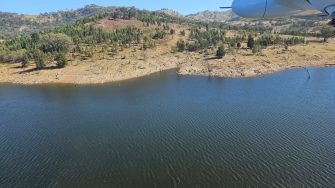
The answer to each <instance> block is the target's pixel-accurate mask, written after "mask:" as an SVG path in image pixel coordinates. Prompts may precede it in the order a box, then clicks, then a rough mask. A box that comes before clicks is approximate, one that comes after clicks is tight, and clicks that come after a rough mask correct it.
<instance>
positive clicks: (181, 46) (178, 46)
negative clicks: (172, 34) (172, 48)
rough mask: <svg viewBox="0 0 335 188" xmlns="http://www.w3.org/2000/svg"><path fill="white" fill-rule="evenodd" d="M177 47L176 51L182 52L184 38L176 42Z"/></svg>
mask: <svg viewBox="0 0 335 188" xmlns="http://www.w3.org/2000/svg"><path fill="white" fill-rule="evenodd" d="M177 49H178V52H183V51H184V50H185V41H184V40H179V41H178V42H177Z"/></svg>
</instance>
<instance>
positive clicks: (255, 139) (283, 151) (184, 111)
mask: <svg viewBox="0 0 335 188" xmlns="http://www.w3.org/2000/svg"><path fill="white" fill-rule="evenodd" d="M309 72H310V75H311V78H310V79H309V78H308V73H307V72H306V71H305V70H304V69H295V70H290V71H285V72H280V73H275V74H271V75H266V76H263V77H258V78H243V79H227V78H210V77H197V76H178V75H176V74H175V71H167V72H163V73H158V74H154V75H151V76H147V77H143V78H139V79H134V80H128V81H123V82H119V83H111V84H103V85H85V86H75V85H37V86H20V85H12V84H2V85H0V182H1V184H0V187H6V188H7V187H34V188H37V187H43V188H44V187H71V188H73V187H89V188H92V187H126V188H128V187H129V188H135V187H136V188H142V187H143V188H150V187H160V188H161V187H190V188H196V187H209V188H214V187H228V188H234V187H334V186H335V69H334V68H313V69H309Z"/></svg>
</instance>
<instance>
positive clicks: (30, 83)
mask: <svg viewBox="0 0 335 188" xmlns="http://www.w3.org/2000/svg"><path fill="white" fill-rule="evenodd" d="M309 68H335V65H327V64H325V65H311V66H307V67H299V66H292V67H286V68H283V69H278V70H275V71H273V72H263V73H261V74H254V75H248V76H223V75H214V74H196V73H195V74H186V73H179V72H178V69H177V67H172V68H168V69H164V70H160V71H156V72H150V73H147V74H144V75H140V76H135V77H126V78H124V79H119V80H111V81H102V82H61V81H60V82H10V81H3V80H0V84H14V85H25V86H33V85H78V86H85V85H104V84H112V83H117V82H122V81H129V80H133V79H138V78H143V77H146V76H150V75H153V74H157V73H160V72H165V71H171V70H174V69H175V71H176V75H180V76H201V77H214V78H215V77H216V78H237V79H238V78H240V79H243V78H257V77H262V76H266V75H271V74H275V73H280V72H285V71H289V70H294V69H309Z"/></svg>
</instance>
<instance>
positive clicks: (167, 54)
mask: <svg viewBox="0 0 335 188" xmlns="http://www.w3.org/2000/svg"><path fill="white" fill-rule="evenodd" d="M66 12H67V13H71V14H69V15H72V16H65V15H66V13H65V12H61V11H60V12H57V13H49V14H43V15H39V16H40V18H38V16H27V15H23V17H22V15H15V14H11V15H10V16H11V17H10V19H14V18H13V17H15V19H18V18H16V17H19V18H20V19H22V20H29V21H30V22H33V23H35V24H36V23H38V24H42V25H43V24H46V28H44V29H43V27H38V28H36V30H35V31H34V28H32V30H31V31H30V32H32V33H29V32H27V31H22V33H23V34H19V36H17V37H14V38H12V39H7V40H5V41H0V73H1V75H2V76H1V77H0V82H12V83H23V84H36V83H78V84H80V83H81V84H84V83H104V82H110V81H118V80H124V79H129V78H135V77H139V76H144V75H147V74H150V73H154V72H158V71H162V70H166V69H171V68H176V69H177V70H178V73H179V74H183V75H190V74H192V75H207V76H208V75H210V76H224V77H246V76H257V75H262V74H265V73H270V72H274V71H279V70H283V69H287V68H291V67H306V66H325V65H331V64H334V63H335V62H334V59H333V58H332V57H333V52H334V51H335V44H334V41H333V40H329V41H330V43H327V44H326V45H325V44H323V43H322V41H323V40H327V39H328V38H330V37H332V36H330V35H328V34H329V33H331V32H333V28H331V27H330V26H328V27H325V29H323V30H324V31H326V32H327V33H326V34H327V35H325V34H323V35H321V32H320V31H321V30H320V27H319V26H321V24H320V22H315V21H309V22H306V21H299V20H300V19H303V18H294V19H295V21H294V22H290V21H287V19H276V20H248V19H239V20H237V19H236V20H229V19H227V20H229V22H228V21H227V22H225V23H222V22H218V21H211V22H203V21H199V20H197V19H191V18H189V17H183V16H180V15H178V14H176V13H175V12H171V11H170V10H161V11H145V10H139V9H136V8H134V7H98V6H95V5H91V6H87V7H85V8H83V9H78V10H75V11H66ZM206 14H210V12H207V13H206ZM226 14H227V12H226ZM48 15H51V16H49V17H48ZM56 15H59V17H60V19H58V21H57V19H55V17H57V16H56ZM301 16H302V17H303V16H305V15H301ZM65 18H68V19H65ZM212 18H213V19H214V18H215V17H212ZM221 18H223V17H220V18H219V17H217V18H216V19H221ZM292 19H293V18H292ZM50 23H55V24H50ZM57 24H59V25H57ZM5 25H6V24H5ZM17 25H20V24H17ZM6 28H9V29H13V27H11V26H10V25H7V26H6ZM294 28H297V29H298V30H293V29H294ZM36 31H38V32H36ZM324 31H323V32H324ZM324 33H325V32H324ZM321 36H323V37H324V38H321Z"/></svg>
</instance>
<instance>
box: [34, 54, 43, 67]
mask: <svg viewBox="0 0 335 188" xmlns="http://www.w3.org/2000/svg"><path fill="white" fill-rule="evenodd" d="M33 56H34V61H35V65H36V69H43V68H44V67H45V55H44V53H43V52H41V51H40V50H34V51H33Z"/></svg>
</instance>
